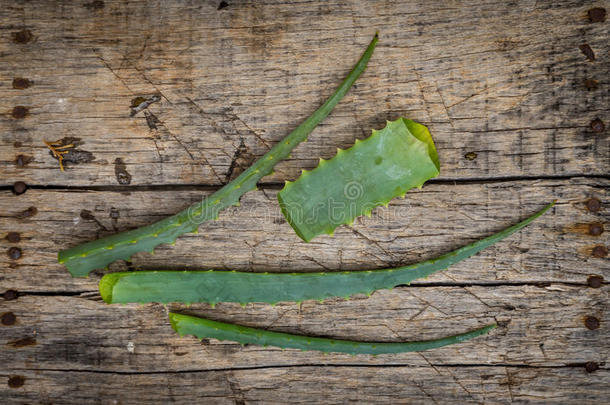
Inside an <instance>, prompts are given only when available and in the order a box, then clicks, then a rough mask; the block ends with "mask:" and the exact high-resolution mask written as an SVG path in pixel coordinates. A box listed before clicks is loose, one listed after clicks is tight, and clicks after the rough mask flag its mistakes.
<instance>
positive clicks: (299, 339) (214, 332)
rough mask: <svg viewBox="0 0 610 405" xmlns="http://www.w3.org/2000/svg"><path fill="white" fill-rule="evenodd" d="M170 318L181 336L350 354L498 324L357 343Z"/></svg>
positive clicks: (447, 340) (400, 349)
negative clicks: (413, 338)
mask: <svg viewBox="0 0 610 405" xmlns="http://www.w3.org/2000/svg"><path fill="white" fill-rule="evenodd" d="M169 321H170V323H171V325H172V328H173V329H174V330H175V331H176V332H178V334H179V335H180V336H184V335H195V336H196V337H197V338H199V339H203V338H214V339H218V340H230V341H233V342H238V343H241V344H255V345H261V346H276V347H281V348H283V349H287V348H290V349H301V350H317V351H321V352H335V353H349V354H386V353H405V352H420V351H423V350H430V349H435V348H437V347H442V346H447V345H451V344H454V343H460V342H464V341H466V340H469V339H472V338H475V337H477V336H481V335H484V334H485V333H487V332H489V331H490V330H492V329H493V328H495V327H496V324H491V325H487V326H484V327H482V328H479V329H475V330H472V331H470V332H466V333H462V334H459V335H455V336H449V337H444V338H441V339H434V340H424V341H420V342H398V343H387V342H358V341H350V340H339V339H327V338H319V337H310V336H303V335H292V334H290V333H281V332H271V331H268V330H264V329H256V328H249V327H247V326H240V325H235V324H231V323H225V322H218V321H212V320H209V319H204V318H198V317H195V316H190V315H182V314H177V313H174V312H170V313H169Z"/></svg>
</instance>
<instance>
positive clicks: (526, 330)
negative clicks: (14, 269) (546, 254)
mask: <svg viewBox="0 0 610 405" xmlns="http://www.w3.org/2000/svg"><path fill="white" fill-rule="evenodd" d="M608 291H609V288H608V286H603V287H602V288H590V287H586V286H566V285H561V284H551V285H549V286H547V287H537V286H523V285H521V286H494V287H488V286H471V287H431V286H430V287H423V286H419V287H400V288H396V289H393V290H389V291H388V290H383V291H378V292H376V293H374V294H373V295H372V296H371V297H370V298H367V297H364V296H362V297H361V296H358V297H354V298H353V299H351V300H349V301H347V300H344V299H331V300H326V301H324V302H323V303H320V302H317V301H313V302H312V301H307V302H304V303H303V304H301V305H299V304H295V303H283V304H278V305H277V306H271V305H267V304H249V305H247V307H245V308H242V307H241V306H240V305H239V304H231V303H223V304H218V305H217V307H216V308H214V309H212V308H210V307H209V306H208V305H206V304H196V305H193V306H191V307H189V308H186V307H184V306H179V305H169V306H168V308H166V307H164V306H162V305H160V304H147V305H136V304H129V305H107V304H105V303H104V302H103V301H101V300H100V299H99V296H97V295H96V294H85V295H83V296H72V297H65V296H52V297H48V296H40V295H25V296H21V297H19V298H18V299H17V300H13V301H8V302H6V303H5V305H3V311H9V312H11V313H12V314H13V315H14V316H15V322H14V324H13V325H2V336H1V337H0V351H1V354H2V358H3V360H4V361H5V362H6V364H7V365H10V366H9V368H14V369H34V368H37V369H41V370H44V369H53V370H75V371H95V372H114V373H133V372H147V371H149V372H151V371H155V372H177V371H197V370H221V369H233V368H251V367H271V366H302V365H323V364H329V365H330V364H335V365H340V364H343V365H345V364H360V365H379V366H382V365H403V366H419V367H423V366H452V365H464V366H474V365H480V364H484V365H507V366H528V367H538V366H540V367H564V366H573V365H584V364H585V363H587V362H590V361H591V362H595V363H597V364H599V365H602V367H606V366H604V364H605V363H606V362H607V361H608V356H609V355H610V348H609V347H608V345H607V336H608V332H609V325H610V317H609V315H608V313H609V311H608V309H609V308H608V306H609V304H608V302H609V301H608ZM168 310H173V311H181V312H185V313H190V314H194V315H199V316H203V317H208V318H211V319H217V320H222V321H226V322H234V323H237V324H242V325H247V326H253V327H259V328H265V329H270V330H274V331H282V332H289V333H296V334H304V335H310V336H327V337H332V338H336V339H341V338H342V339H351V340H364V341H386V342H393V341H394V342H395V341H412V340H427V339H436V338H439V337H442V336H447V335H451V334H454V333H462V332H466V331H468V330H472V329H475V328H477V327H481V326H484V325H487V324H490V323H493V322H498V324H499V327H498V328H497V329H495V330H494V331H492V332H490V334H489V335H486V336H483V337H480V338H476V339H473V340H471V341H468V342H464V343H460V344H456V345H451V346H446V347H443V348H439V349H435V350H430V351H426V352H421V353H403V354H395V355H379V356H370V355H359V356H357V357H353V356H351V355H347V354H323V353H319V352H301V351H299V350H294V349H290V350H281V349H279V348H275V347H267V348H265V347H260V346H247V347H241V346H240V345H239V344H237V343H234V342H226V341H225V342H219V341H216V340H211V341H206V342H205V343H204V344H203V345H202V344H200V343H199V341H198V340H197V339H196V338H194V337H190V336H188V337H182V338H181V337H179V336H178V335H177V334H176V333H175V332H174V331H173V330H172V329H171V327H170V326H169V321H168V319H167V312H168ZM588 317H592V318H595V319H596V320H597V325H598V327H597V328H596V329H595V328H594V329H589V328H590V327H594V325H593V323H594V322H596V321H595V320H592V318H591V320H589V321H588V322H585V320H586V319H587V318H588ZM587 325H589V326H588V327H587ZM592 325H593V326H592Z"/></svg>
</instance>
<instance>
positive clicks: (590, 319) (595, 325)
mask: <svg viewBox="0 0 610 405" xmlns="http://www.w3.org/2000/svg"><path fill="white" fill-rule="evenodd" d="M585 327H586V328H587V329H589V330H595V329H599V319H597V318H596V317H594V316H587V317H586V318H585Z"/></svg>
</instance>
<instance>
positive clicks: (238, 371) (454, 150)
mask: <svg viewBox="0 0 610 405" xmlns="http://www.w3.org/2000/svg"><path fill="white" fill-rule="evenodd" d="M224 3H226V6H224V7H219V5H220V1H212V0H205V1H196V0H174V1H159V0H156V1H150V2H149V1H143V0H131V1H129V2H124V1H119V0H104V1H99V0H96V1H92V0H82V1H77V2H46V1H40V0H31V1H27V2H25V1H15V2H8V1H0V21H1V22H2V24H0V91H1V92H2V96H3V97H0V174H1V175H0V225H1V226H0V250H2V252H3V255H4V256H3V257H4V259H3V260H0V294H3V297H4V299H2V298H1V297H0V314H2V315H4V314H8V313H10V314H12V315H13V316H14V323H13V322H11V321H12V317H11V316H8V315H7V316H6V317H3V323H2V324H0V359H2V364H3V366H2V367H0V403H18V404H21V403H23V404H26V403H40V404H79V405H80V404H89V403H96V404H117V405H118V404H141V403H146V404H168V403H177V404H189V405H190V404H193V403H205V404H225V403H227V404H234V405H245V404H285V403H294V404H318V403H328V404H345V403H366V404H381V403H397V404H403V403H404V404H406V403H432V404H470V403H476V404H491V403H493V404H496V403H497V404H509V403H541V404H581V403H591V404H603V403H606V402H607V398H608V396H609V394H610V391H609V388H608V387H609V386H608V379H609V378H610V375H609V372H608V364H609V363H608V356H609V350H610V347H609V346H608V341H609V337H610V331H609V328H608V325H609V324H610V319H609V318H608V309H609V308H608V303H609V302H610V301H609V300H608V291H609V287H608V283H607V280H608V279H609V278H610V271H609V270H610V267H609V266H608V258H607V249H608V245H609V243H608V230H607V228H608V215H609V212H608V206H609V204H610V198H609V197H610V196H609V194H608V190H609V181H610V178H609V177H608V168H609V167H610V158H609V156H610V154H609V153H608V152H609V150H610V144H609V138H608V132H607V127H608V124H609V122H610V114H609V111H610V102H609V101H610V98H609V95H610V93H609V92H608V84H609V79H608V78H609V77H610V64H609V63H608V56H609V48H608V44H609V42H608V34H609V31H608V27H609V24H608V22H607V21H604V22H600V21H598V22H593V20H595V19H592V18H590V17H589V15H588V13H587V12H588V11H589V10H590V9H592V8H593V7H598V8H600V7H601V8H606V9H608V8H609V7H610V3H609V2H608V1H576V0H562V1H553V2H538V1H533V0H524V1H521V2H502V1H497V0H490V1H488V2H485V3H481V2H478V1H472V0H464V1H454V0H452V1H442V2H441V1H422V0H412V1H393V0H374V1H367V2H360V1H357V0H329V1H324V2H316V1H310V2H289V1H285V0H265V1H246V0H233V1H230V0H229V1H227V2H224ZM596 21H597V20H596ZM375 30H379V31H380V43H379V45H378V48H377V50H376V51H375V54H374V56H373V59H372V60H371V62H370V64H369V67H368V69H367V71H366V72H365V73H364V74H363V76H362V77H361V78H360V79H359V80H358V82H357V83H356V85H355V86H354V88H353V89H352V90H351V91H350V93H349V94H348V95H347V97H346V98H345V99H344V100H343V101H342V102H341V103H340V104H339V105H338V106H337V108H336V109H335V111H334V112H333V113H332V114H331V115H330V116H329V117H328V118H327V119H326V120H325V121H324V122H323V123H322V124H321V125H320V126H319V127H318V128H316V130H315V131H314V132H313V133H312V135H311V136H310V138H309V141H308V142H306V143H304V144H302V145H300V146H299V147H298V148H297V149H296V150H295V151H294V153H292V157H291V158H290V159H288V160H286V161H283V162H281V163H280V164H279V165H278V166H277V168H276V172H275V174H274V175H272V176H268V177H266V178H264V179H263V181H262V182H261V184H260V190H259V191H256V192H251V193H248V194H246V195H245V196H244V197H243V199H242V201H241V203H242V204H241V206H240V207H235V208H232V209H230V210H227V211H226V212H224V213H223V214H222V215H221V217H220V220H219V221H216V222H211V223H207V224H204V225H203V226H202V227H201V228H200V233H199V234H189V235H185V236H183V237H181V238H180V239H179V240H178V242H177V243H176V245H175V246H161V247H159V248H158V249H157V250H156V251H155V255H154V256H152V255H149V254H138V255H136V256H134V257H133V258H132V260H131V261H130V262H117V263H114V264H112V265H111V267H110V271H120V270H127V269H130V270H131V269H133V270H138V269H153V268H170V269H183V268H187V269H199V268H216V269H238V270H243V271H276V272H281V271H290V272H293V271H320V270H325V271H326V270H328V271H330V270H349V269H369V268H370V269H374V268H382V267H390V266H397V265H402V264H407V263H414V262H417V261H420V260H424V259H427V258H432V257H435V256H438V255H439V254H442V253H444V252H447V251H449V250H451V249H454V248H457V247H459V246H462V245H464V244H466V243H469V242H472V241H475V240H477V239H480V238H482V237H484V236H487V235H490V234H492V233H494V232H496V231H498V230H500V229H503V228H504V227H506V226H508V225H510V224H513V223H515V222H517V221H518V220H520V219H522V218H524V217H526V216H527V215H529V214H531V213H533V212H534V211H537V210H538V209H540V208H541V207H542V206H543V205H544V204H546V203H548V202H550V201H551V200H553V199H557V200H558V203H557V205H556V206H555V207H554V209H553V210H552V211H551V212H549V213H547V214H546V215H544V216H543V217H541V218H540V219H539V220H537V221H536V222H534V223H533V224H531V225H530V226H529V227H527V228H526V229H524V230H522V231H520V232H519V233H517V234H515V235H513V236H511V237H510V238H508V239H506V240H504V241H502V242H501V243H499V244H497V245H495V246H494V247H492V248H490V249H487V250H485V251H483V252H481V253H480V254H478V255H476V256H475V257H473V258H470V259H468V260H466V261H465V262H463V263H460V264H458V265H456V266H453V267H452V268H450V269H448V270H446V271H444V272H441V273H438V274H436V275H434V276H433V277H431V278H429V279H426V280H420V281H418V282H417V283H413V285H412V286H410V287H399V288H395V289H393V290H384V291H379V292H376V293H374V294H373V295H372V296H371V297H370V298H367V297H364V296H356V297H353V299H351V300H349V301H346V300H343V299H332V300H327V301H324V302H322V303H320V302H317V301H306V302H304V303H302V304H301V305H296V304H294V303H280V304H278V305H277V306H275V307H272V306H270V305H263V304H249V305H248V306H247V307H246V308H242V307H240V306H239V305H233V304H219V305H218V306H217V307H216V308H215V309H212V308H210V307H209V306H207V305H205V304H197V305H193V306H192V307H189V308H186V307H183V306H179V305H168V306H162V305H159V304H148V305H126V306H120V305H117V306H108V305H105V304H104V303H103V302H101V300H100V298H99V295H98V293H97V282H98V281H99V278H100V277H101V275H102V274H104V272H102V271H99V272H95V273H94V274H92V276H91V277H90V278H79V279H73V278H70V277H69V275H68V273H67V272H66V270H65V269H64V268H63V267H62V266H60V265H59V264H57V262H56V255H57V252H58V250H60V249H64V248H67V247H71V246H75V245H77V244H79V243H81V242H84V241H88V240H92V239H94V238H96V237H100V236H104V235H108V234H111V233H114V232H117V231H122V230H126V229H131V228H133V227H137V226H141V225H145V224H148V223H150V222H152V221H155V220H158V219H161V218H163V217H165V216H167V215H170V214H173V213H175V212H177V211H179V210H181V209H182V208H184V207H186V206H188V205H189V204H191V203H193V202H195V201H198V200H200V199H201V198H202V197H203V196H205V195H207V194H209V193H210V192H212V191H213V190H215V189H217V188H218V187H219V186H220V185H222V184H225V183H226V182H227V181H228V180H229V179H230V178H231V177H234V176H235V175H236V173H237V172H239V171H240V170H241V169H242V168H244V167H247V166H248V165H249V164H251V163H252V161H253V160H254V159H256V158H257V157H259V156H261V155H262V154H264V153H265V151H266V150H267V149H268V148H269V147H270V146H271V145H273V144H274V143H275V142H277V141H278V140H280V139H281V138H282V137H283V136H284V135H285V134H287V133H288V132H289V131H290V130H291V129H293V128H294V127H296V125H298V122H299V121H300V120H302V119H303V118H305V117H306V116H307V115H308V114H309V113H310V112H311V111H313V110H314V109H315V108H316V107H317V106H318V105H319V103H321V102H322V101H323V99H324V98H325V97H326V96H327V95H329V94H330V93H331V92H332V90H333V89H334V88H335V86H337V85H338V84H339V82H340V80H341V79H342V78H343V77H344V76H345V74H346V73H347V71H348V70H349V69H350V68H351V66H352V64H353V63H354V62H355V61H356V59H357V58H358V56H359V55H360V53H361V52H362V50H363V49H364V47H365V46H366V44H367V43H368V42H369V40H370V38H371V36H372V35H373V33H374V32H375ZM585 44H587V45H588V46H589V47H590V52H589V51H588V49H587V48H586V47H584V45H585ZM581 49H587V53H588V55H585V54H584V53H583V51H582V50H581ZM154 96H156V97H158V98H159V101H155V102H153V103H151V104H150V105H148V107H147V108H146V109H144V110H142V111H139V112H137V113H135V114H133V115H132V109H131V106H132V104H133V103H134V99H138V98H140V99H139V100H136V101H141V100H142V99H141V98H144V99H150V100H152V97H154ZM154 100H156V98H155V99H154ZM136 104H137V102H136ZM398 116H406V117H408V118H412V119H415V120H417V121H420V122H422V123H424V124H426V125H428V126H429V128H430V130H431V132H432V134H433V136H434V139H435V142H436V145H437V148H438V150H439V155H440V160H441V165H442V168H441V172H442V174H441V178H440V179H438V180H434V181H432V182H430V183H428V184H427V185H426V186H425V187H424V188H423V189H422V190H420V191H414V192H410V193H409V194H408V196H407V199H405V200H401V199H398V200H395V201H392V203H391V204H390V206H389V207H388V208H379V209H377V210H376V211H375V212H374V215H373V216H372V218H364V219H361V220H358V221H357V222H356V223H354V225H353V226H352V227H350V228H348V227H342V228H340V229H339V230H338V231H337V232H336V234H335V236H334V237H333V238H331V237H327V236H323V237H320V238H316V239H315V240H314V241H312V242H311V243H309V244H306V243H303V242H301V241H300V239H299V238H298V237H297V236H296V235H295V234H294V232H293V231H292V230H291V228H290V227H289V225H288V224H286V223H285V221H284V220H283V217H282V216H281V214H280V212H279V210H278V207H277V203H276V193H277V191H278V190H279V188H280V186H281V184H282V183H283V181H284V180H293V179H295V178H297V177H298V176H299V173H300V171H301V170H302V169H311V168H313V167H315V165H316V164H317V162H318V158H319V157H323V158H330V157H332V156H334V154H335V153H336V148H337V147H341V148H345V147H348V146H350V145H352V144H353V142H354V140H355V139H362V138H365V137H366V136H368V134H369V133H370V130H371V129H372V128H382V127H383V126H384V125H385V121H386V120H391V119H395V118H397V117H398ZM55 140H63V143H68V144H73V145H74V148H73V149H71V152H70V154H69V155H65V156H66V160H67V161H66V162H65V163H66V171H64V172H60V171H59V165H58V162H57V160H56V159H54V158H53V157H52V156H51V154H50V150H49V148H48V147H47V146H46V145H45V143H44V141H55ZM70 160H72V162H71V161H70ZM73 160H78V162H77V163H75V162H73ZM17 181H23V182H25V183H26V185H27V190H26V192H25V193H23V194H20V195H16V194H15V193H14V192H13V184H14V183H15V182H17ZM11 232H12V233H11ZM9 233H11V234H10V236H9ZM11 249H12V250H11ZM16 249H18V250H16ZM17 256H19V257H18V258H17ZM168 310H174V311H181V312H185V313H191V314H195V315H201V316H207V317H210V318H212V319H218V320H223V321H232V322H236V323H241V324H244V325H248V326H254V327H261V328H267V329H270V330H276V331H286V332H291V333H301V334H311V335H317V336H328V337H335V338H349V339H362V340H371V341H372V340H381V341H404V340H417V339H431V338H436V337H440V336H446V335H448V334H451V333H459V332H464V331H466V330H469V329H473V328H476V327H478V326H482V325H484V324H487V323H490V322H494V321H495V322H498V323H499V325H500V327H499V328H497V329H496V330H494V331H493V332H492V333H491V334H490V335H488V336H484V337H480V338H477V339H476V340H474V341H470V342H465V343H463V344H460V345H456V346H449V347H444V348H441V349H437V350H433V351H428V352H424V353H406V354H401V355H394V356H389V355H386V356H377V357H372V356H355V357H352V356H349V355H340V354H331V355H322V354H320V353H316V352H300V351H295V350H286V351H282V350H279V349H277V348H270V347H268V348H263V347H257V346H247V347H241V346H239V345H237V344H235V343H232V342H218V341H215V340H211V341H204V342H203V343H200V342H198V341H197V340H196V339H195V338H193V337H183V338H180V337H178V336H177V335H176V334H175V333H173V331H172V330H171V329H170V327H169V324H168V321H167V312H168ZM587 319H589V321H588V322H587ZM596 326H597V327H596Z"/></svg>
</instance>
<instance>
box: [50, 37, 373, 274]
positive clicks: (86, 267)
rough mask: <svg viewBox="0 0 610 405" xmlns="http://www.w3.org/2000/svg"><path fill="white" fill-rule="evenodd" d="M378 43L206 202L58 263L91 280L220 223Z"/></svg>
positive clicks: (331, 103)
mask: <svg viewBox="0 0 610 405" xmlns="http://www.w3.org/2000/svg"><path fill="white" fill-rule="evenodd" d="M377 40H378V37H377V34H375V36H374V38H373V40H372V41H371V43H370V44H369V46H368V48H367V49H366V50H365V52H364V54H363V55H362V57H361V58H360V60H359V61H358V63H356V65H355V66H354V68H353V69H352V71H351V72H350V73H349V74H348V75H347V77H346V78H345V80H344V81H343V83H341V85H340V86H339V87H338V88H337V90H336V91H335V92H334V93H333V94H332V95H331V96H330V97H329V98H328V100H326V102H325V103H324V104H323V105H322V106H321V107H319V108H318V109H317V110H316V111H314V112H313V114H311V115H310V116H309V117H308V118H307V119H306V120H305V121H303V122H302V123H301V124H300V125H299V126H298V127H297V128H296V129H295V130H294V131H292V132H291V133H290V134H289V135H288V136H286V137H285V138H284V139H283V140H282V141H280V142H279V143H278V144H277V145H275V146H274V147H273V148H271V149H270V150H269V151H268V152H267V153H266V154H265V155H264V156H263V157H262V158H260V159H259V160H258V161H257V162H256V163H254V164H253V165H252V166H251V167H250V168H248V169H247V170H246V171H244V172H243V173H242V174H241V175H239V176H238V177H237V178H236V179H235V180H233V181H231V182H230V183H228V184H227V185H225V186H224V187H222V188H221V189H220V190H218V191H216V192H215V193H213V194H212V195H210V196H208V197H206V198H205V199H203V201H201V202H198V203H196V204H193V205H192V206H190V207H188V208H187V209H185V210H183V211H181V212H179V213H178V214H175V215H173V216H171V217H168V218H165V219H163V220H161V221H158V222H156V223H154V224H151V225H148V226H144V227H142V228H138V229H135V230H131V231H126V232H121V233H118V234H115V235H111V236H108V237H105V238H102V239H98V240H95V241H92V242H88V243H84V244H82V245H79V246H76V247H73V248H71V249H67V250H63V251H61V252H59V254H58V260H59V262H60V263H63V264H64V265H65V266H66V267H67V268H68V270H69V271H70V273H71V274H72V276H74V277H81V276H86V275H88V274H89V272H91V271H92V270H95V269H100V268H103V267H106V266H107V265H108V264H110V263H112V262H113V261H115V260H120V259H123V260H128V259H129V258H130V257H131V256H132V255H133V254H135V253H137V252H143V251H147V252H152V251H153V249H154V248H155V247H156V246H158V245H160V244H162V243H170V244H172V243H174V242H175V240H176V238H177V237H178V236H180V235H182V234H184V233H187V232H196V231H197V228H198V227H199V225H200V224H202V223H203V222H205V221H211V220H216V219H217V218H218V214H219V213H220V212H221V211H222V210H224V209H226V208H228V207H229V206H231V205H237V204H239V198H240V197H241V196H242V195H243V194H245V193H246V192H248V191H251V190H254V189H256V183H257V182H258V181H259V180H260V179H261V178H262V177H264V176H266V175H268V174H270V173H271V172H272V170H273V167H274V166H275V165H276V164H277V163H278V162H279V161H280V160H282V159H285V158H286V157H288V156H289V154H290V152H291V150H292V149H294V148H295V147H296V146H297V145H298V144H299V143H301V142H303V141H304V140H306V139H307V136H308V135H309V133H311V131H312V130H313V129H314V128H315V127H316V126H317V125H318V124H319V123H320V121H322V120H323V119H324V118H325V117H326V116H327V115H328V114H329V113H330V112H331V111H332V109H333V108H334V107H335V106H336V105H337V103H338V102H339V101H340V100H341V99H342V98H343V96H345V94H346V93H347V92H348V90H349V89H350V87H351V86H352V84H353V83H354V82H355V81H356V79H357V78H358V77H359V76H360V74H362V72H363V71H364V70H365V68H366V66H367V63H368V61H369V59H370V58H371V55H372V54H373V51H374V49H375V46H376V44H377Z"/></svg>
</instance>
